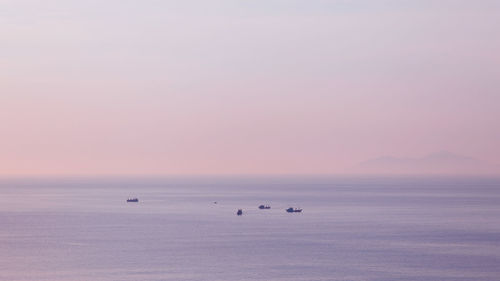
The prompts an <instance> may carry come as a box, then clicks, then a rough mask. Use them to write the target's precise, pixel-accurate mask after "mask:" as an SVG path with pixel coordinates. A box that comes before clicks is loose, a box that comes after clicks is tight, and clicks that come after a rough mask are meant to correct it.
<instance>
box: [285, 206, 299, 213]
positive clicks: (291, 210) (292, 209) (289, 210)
mask: <svg viewBox="0 0 500 281" xmlns="http://www.w3.org/2000/svg"><path fill="white" fill-rule="evenodd" d="M286 211H287V212H288V213H300V212H302V209H300V208H292V207H290V208H288V209H286Z"/></svg>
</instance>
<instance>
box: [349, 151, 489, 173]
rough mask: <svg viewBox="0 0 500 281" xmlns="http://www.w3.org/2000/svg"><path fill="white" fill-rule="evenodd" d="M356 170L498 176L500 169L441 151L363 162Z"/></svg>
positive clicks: (476, 160) (362, 171) (361, 171)
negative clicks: (417, 156)
mask: <svg viewBox="0 0 500 281" xmlns="http://www.w3.org/2000/svg"><path fill="white" fill-rule="evenodd" d="M354 170H355V171H356V172H358V173H367V174H498V173H499V170H498V167H496V166H494V165H491V164H489V163H486V162H484V161H481V160H479V159H476V158H473V157H468V156H463V155H459V154H455V153H452V152H449V151H439V152H436V153H432V154H429V155H427V156H424V157H421V158H409V157H408V158H400V157H392V156H384V157H379V158H375V159H371V160H368V161H364V162H361V163H360V164H359V165H357V166H356V167H355V168H354Z"/></svg>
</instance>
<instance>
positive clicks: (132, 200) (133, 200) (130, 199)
mask: <svg viewBox="0 0 500 281" xmlns="http://www.w3.org/2000/svg"><path fill="white" fill-rule="evenodd" d="M127 202H129V203H130V202H139V199H138V198H129V199H127Z"/></svg>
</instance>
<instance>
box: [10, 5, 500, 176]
mask: <svg viewBox="0 0 500 281" xmlns="http://www.w3.org/2000/svg"><path fill="white" fill-rule="evenodd" d="M499 18H500V1H496V0H478V1H462V0H455V1H451V0H419V1H405V0H399V1H396V0H393V1H389V0H386V1H383V0H359V1H355V0H331V1H325V0H307V1H306V0H302V1H299V0H265V1H264V0H262V1H258V0H252V1H250V0H241V1H236V0H226V1H219V0H214V1H195V0H186V1H168V0H167V1H154V0H121V1H118V0H99V1H97V0H87V1H75V0H64V1H62V0H45V1H35V0H15V1H13V0H0V175H7V176H9V175H104V174H113V175H119V174H127V175H136V174H137V175H148V174H158V175H179V174H182V175H185V174H342V173H348V172H349V171H351V170H350V169H351V168H352V167H355V166H356V165H357V164H358V163H360V162H363V161H366V160H368V159H373V158H377V157H382V156H388V155H390V156H394V157H415V158H419V157H424V156H425V155H428V154H429V153H433V152H436V151H442V150H447V151H452V152H453V153H457V154H460V155H465V156H468V157H474V158H477V159H481V160H482V161H485V162H488V163H490V164H492V165H499V164H500V51H499V50H500V24H499V20H498V19H499Z"/></svg>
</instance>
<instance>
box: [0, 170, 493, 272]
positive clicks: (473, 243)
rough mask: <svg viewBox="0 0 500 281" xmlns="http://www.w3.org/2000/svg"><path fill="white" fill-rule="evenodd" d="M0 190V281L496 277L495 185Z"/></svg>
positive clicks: (129, 185) (164, 184)
mask: <svg viewBox="0 0 500 281" xmlns="http://www.w3.org/2000/svg"><path fill="white" fill-rule="evenodd" d="M0 195H1V196H0V280H11V281H17V280H19V281H21V280H23V281H24V280H26V281H27V280H30V281H31V280H37V281H39V280H51V281H59V280H65V281H66V280H70V281H71V280H82V281H83V280H103V281H108V280H124V281H129V280H130V281H132V280H134V281H136V280H146V281H148V280H151V281H160V280H228V281H229V280H231V281H237V280H269V281H273V280H276V281H277V280H280V281H281V280H283V281H284V280H287V281H289V280H292V281H293V280H297V281H298V280H301V281H302V280H303V281H314V280H318V281H319V280H339V281H350V280H352V281H357V280H363V281H365V280H366V281H392V280H407V281H410V280H411V281H417V280H426V281H427V280H440V281H446V280H453V281H457V280H464V281H465V280H467V281H468V280H475V281H481V280H484V281H494V280H500V180H499V179H493V178H446V177H427V178H425V177H411V178H404V177H385V178H384V177H358V178H354V177H352V178H349V177H286V178H276V177H255V178H250V177H226V178H217V177H198V178H170V179H160V178H149V179H148V178H142V179H141V178H121V179H120V178H115V179H110V178H100V179H89V178H81V179H3V180H0ZM128 197H138V198H139V200H140V202H139V203H127V202H126V199H127V198H128ZM214 201H217V204H214ZM260 204H269V205H271V207H272V208H271V209H270V210H259V209H258V208H257V207H258V206H259V205H260ZM288 207H301V208H303V210H304V211H303V212H302V213H293V214H289V213H286V212H285V209H286V208H288ZM239 208H241V209H243V211H244V214H243V215H242V216H236V211H237V209H239Z"/></svg>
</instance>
